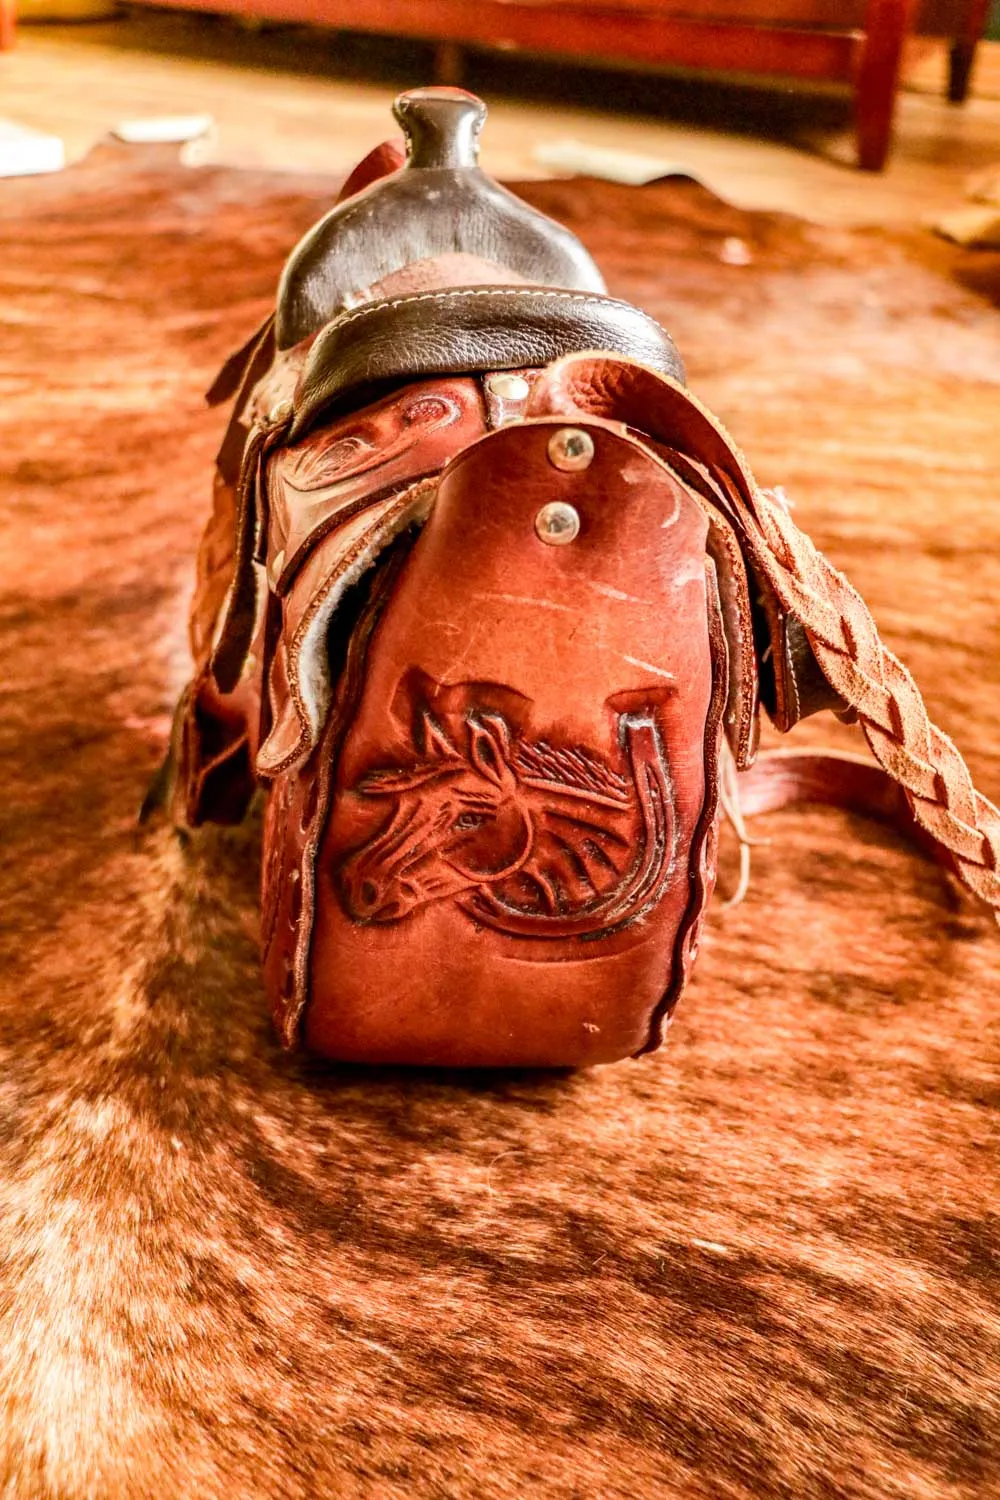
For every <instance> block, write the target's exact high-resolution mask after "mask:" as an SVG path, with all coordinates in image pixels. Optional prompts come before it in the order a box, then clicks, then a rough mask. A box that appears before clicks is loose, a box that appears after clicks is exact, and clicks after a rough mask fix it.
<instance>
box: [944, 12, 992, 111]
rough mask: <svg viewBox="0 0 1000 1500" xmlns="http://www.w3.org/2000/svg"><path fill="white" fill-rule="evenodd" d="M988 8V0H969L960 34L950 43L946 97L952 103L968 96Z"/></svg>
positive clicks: (963, 101)
mask: <svg viewBox="0 0 1000 1500" xmlns="http://www.w3.org/2000/svg"><path fill="white" fill-rule="evenodd" d="M989 9H990V0H969V4H968V7H967V14H966V17H965V26H964V28H963V31H962V35H961V36H957V37H956V38H955V40H954V42H953V43H952V48H951V58H950V60H949V66H948V98H949V99H950V100H951V102H952V104H964V103H965V101H966V99H968V97H969V84H970V82H971V81H972V67H973V64H974V63H975V61H976V48H977V46H978V45H979V40H980V38H981V37H982V34H983V32H984V31H985V30H986V17H987V15H988V13H989Z"/></svg>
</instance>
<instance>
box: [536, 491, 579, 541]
mask: <svg viewBox="0 0 1000 1500" xmlns="http://www.w3.org/2000/svg"><path fill="white" fill-rule="evenodd" d="M535 531H536V532H537V533H538V536H539V537H540V539H541V540H542V541H543V542H545V543H546V544H547V545H548V546H549V547H565V546H566V544H567V542H574V541H576V538H577V537H578V536H579V535H580V512H579V511H578V510H574V509H573V507H572V505H567V504H566V502H565V501H564V500H553V501H551V502H550V503H549V504H548V505H543V506H542V508H541V510H540V511H539V512H538V515H537V516H536V517H535Z"/></svg>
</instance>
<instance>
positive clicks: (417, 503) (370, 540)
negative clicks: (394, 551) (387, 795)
mask: <svg viewBox="0 0 1000 1500" xmlns="http://www.w3.org/2000/svg"><path fill="white" fill-rule="evenodd" d="M436 492H437V481H436V480H431V481H427V480H422V481H421V482H420V483H419V484H418V485H415V486H414V488H413V490H411V491H409V492H405V491H404V494H403V495H402V496H398V497H397V499H398V500H399V499H406V501H407V503H406V504H404V505H402V506H401V507H400V508H399V509H398V510H394V511H390V513H389V514H388V516H386V517H384V518H383V519H382V520H381V521H380V522H377V523H376V525H375V526H374V527H373V528H372V531H371V532H370V533H369V535H368V537H367V540H366V545H365V546H364V548H363V549H362V551H361V552H360V553H359V554H358V556H357V557H356V558H355V559H354V562H353V563H352V564H351V566H350V567H349V568H347V569H346V570H345V571H344V572H343V573H342V574H341V575H340V577H339V578H337V579H336V580H335V582H334V583H333V584H332V586H331V588H330V591H329V593H328V594H327V595H326V597H325V598H324V599H323V602H322V603H321V604H320V606H319V608H318V609H317V610H316V612H315V613H314V615H313V616H312V618H311V620H310V621H309V623H308V625H307V627H306V630H305V633H304V634H303V635H302V637H301V639H300V640H299V641H298V642H295V641H293V643H292V662H291V663H290V664H289V665H290V670H291V672H292V674H293V676H294V678H295V679H297V682H298V687H299V694H300V703H301V708H302V709H304V710H305V715H306V727H307V732H308V744H307V746H306V750H305V751H304V752H303V753H308V751H310V750H312V749H313V747H314V746H315V745H316V743H317V742H318V740H319V737H320V734H321V732H322V729H323V725H324V723H325V722H326V716H327V714H328V712H329V710H330V703H331V701H332V698H333V687H332V684H331V682H330V659H329V656H328V654H327V648H326V637H327V632H328V630H329V627H330V622H331V621H332V619H333V617H334V615H335V614H336V612H337V607H338V605H339V604H340V601H341V599H342V598H343V597H344V594H345V593H346V592H347V590H348V589H349V588H351V587H352V585H353V584H355V583H357V581H358V579H359V578H361V577H362V576H363V575H364V574H365V573H366V572H367V571H368V570H369V568H371V567H372V566H373V565H374V563H375V562H376V561H377V559H378V558H379V556H380V555H381V554H382V552H384V551H385V549H386V547H388V546H389V544H390V543H391V542H393V541H395V539H396V537H398V536H400V535H401V533H402V532H404V531H405V530H406V529H407V527H409V526H412V525H413V524H414V522H415V521H424V520H426V519H427V514H428V512H429V510H430V507H431V504H432V502H433V500H434V495H435V493H436ZM300 717H301V713H300ZM299 759H301V756H299V757H296V760H299Z"/></svg>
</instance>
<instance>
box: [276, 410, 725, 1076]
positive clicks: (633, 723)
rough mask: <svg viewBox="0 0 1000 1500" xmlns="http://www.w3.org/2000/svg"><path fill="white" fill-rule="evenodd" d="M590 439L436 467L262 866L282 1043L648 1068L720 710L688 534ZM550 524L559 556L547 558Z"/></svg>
mask: <svg viewBox="0 0 1000 1500" xmlns="http://www.w3.org/2000/svg"><path fill="white" fill-rule="evenodd" d="M587 431H588V432H589V433H590V434H591V440H592V442H593V446H594V454H593V460H592V462H591V463H590V464H589V466H588V468H587V469H586V470H576V471H568V472H567V471H562V470H560V469H559V468H557V467H555V466H554V465H553V462H552V458H551V445H552V444H553V443H555V442H558V441H561V440H562V435H563V432H564V429H563V427H562V426H561V425H560V424H559V423H547V422H543V423H538V424H533V425H531V426H530V427H521V426H512V427H507V428H504V429H502V430H501V431H499V432H496V433H494V434H493V435H491V436H490V437H487V438H485V439H483V440H482V441H480V442H479V443H477V444H474V445H473V446H472V447H470V448H468V449H466V450H465V451H464V452H463V453H462V454H461V456H459V457H458V458H456V459H455V460H453V462H452V463H451V464H450V465H449V467H448V469H447V471H446V474H445V476H444V478H443V480H442V482H441V484H440V486H439V488H438V491H437V496H436V499H435V502H434V507H433V511H432V513H431V515H430V517H429V519H428V521H427V524H426V525H425V527H424V529H423V531H422V532H421V534H420V536H419V538H418V539H417V541H416V542H415V544H414V545H413V548H412V551H411V552H410V553H409V555H408V557H407V558H406V560H405V562H404V563H403V565H402V569H401V572H400V575H399V577H398V580H397V581H396V583H395V584H394V587H393V589H392V592H391V595H390V597H389V598H388V599H387V601H386V602H385V603H384V606H383V607H382V608H381V610H380V613H379V618H378V621H377V624H376V625H375V626H374V629H373V631H372V634H371V636H370V640H369V641H368V642H367V643H366V645H365V647H364V651H365V660H364V663H363V667H359V668H358V669H357V670H356V672H355V678H356V681H355V684H354V685H353V688H352V687H351V686H345V690H344V696H342V698H341V701H340V702H339V703H338V705H337V707H336V710H335V712H334V714H333V715H332V718H333V719H335V720H338V721H339V722H340V724H341V726H342V727H341V735H342V738H341V740H340V744H339V748H338V749H335V750H334V755H333V757H332V759H334V760H335V765H336V769H335V771H334V772H333V773H332V775H331V776H330V782H329V786H328V787H327V788H326V792H325V801H326V808H325V817H326V824H325V827H324V828H323V830H322V832H321V834H320V836H319V837H318V839H317V838H314V839H313V845H314V852H313V853H312V855H311V857H309V855H308V852H307V850H306V844H307V842H308V834H309V832H310V831H311V829H310V828H309V826H308V824H309V820H308V819H306V820H303V819H301V818H300V820H299V823H298V827H299V829H300V832H299V834H298V835H294V834H293V839H294V842H295V843H296V844H297V846H298V848H297V851H296V855H295V856H293V857H291V858H288V859H283V860H281V861H274V862H269V863H268V867H267V870H268V873H267V877H266V882H265V884H266V888H265V910H266V911H267V912H268V913H271V914H276V915H274V916H273V917H269V920H268V950H267V953H266V956H265V972H266V973H267V976H268V981H269V987H270V989H271V992H272V996H273V997H274V1003H275V1008H276V1018H277V1021H278V1025H279V1027H280V1029H281V1030H282V1031H283V1033H284V1034H285V1035H293V1034H294V1029H295V1025H296V1023H297V1021H298V1016H299V1012H301V1011H303V1010H304V1015H303V1023H304V1027H305V1035H306V1038H307V1040H308V1041H309V1043H310V1045H312V1046H313V1047H315V1048H316V1049H317V1050H319V1051H322V1052H326V1053H332V1054H334V1055H336V1056H339V1057H346V1058H355V1059H365V1060H380V1061H395V1062H433V1063H463V1064H489V1065H514V1064H522V1065H535V1066H542V1065H550V1064H562V1065H565V1064H578V1063H592V1062H601V1061H607V1060H610V1059H612V1058H616V1057H620V1056H623V1055H626V1054H628V1053H634V1052H638V1051H642V1050H644V1049H645V1048H647V1047H649V1046H651V1045H655V1043H656V1042H657V1041H658V1039H659V1035H660V1029H661V1022H662V1019H663V1016H664V1014H665V1012H666V1011H667V1009H668V1008H669V1006H670V1004H671V1000H672V995H673V994H674V993H679V990H680V988H681V985H682V984H683V979H684V975H685V972H686V968H687V965H688V963H689V961H690V958H691V955H692V952H693V948H694V944H695V939H696V934H697V928H698V924H699V922H700V919H701V915H702V912H703V909H704V905H705V902H706V900H707V898H708V895H709V893H710V890H711V883H712V876H711V867H712V860H711V857H710V855H711V849H710V845H711V842H712V840H713V837H714V826H715V818H716V786H715V781H714V766H715V764H716V762H717V758H718V742H719V738H720V735H721V718H722V710H723V705H724V700H725V660H726V653H725V646H724V644H723V641H722V633H721V627H720V617H719V605H718V599H717V594H716V590H715V584H714V572H713V570H712V568H711V566H710V565H707V564H706V548H705V542H706V534H707V530H708V527H707V523H706V519H705V516H704V514H703V512H702V511H701V509H700V508H699V506H698V505H697V504H696V503H695V502H694V501H693V500H692V499H691V498H690V497H689V496H688V495H687V494H686V493H685V492H684V490H683V489H682V487H681V486H680V485H679V484H678V483H677V481H676V480H675V479H674V478H673V477H672V476H671V475H670V474H669V473H667V472H666V470H665V469H664V468H663V466H661V465H659V464H657V463H656V462H655V460H653V459H652V458H651V456H649V455H645V454H644V453H643V452H642V450H641V449H640V448H639V447H638V445H636V444H635V443H634V442H632V441H631V440H630V439H629V438H627V437H626V436H624V435H623V434H621V433H619V432H616V431H614V430H612V429H610V428H605V427H603V426H600V425H595V426H594V427H593V429H590V428H588V429H587ZM553 506H554V507H560V506H571V507H572V509H573V511H574V512H575V514H576V515H577V516H578V518H579V525H580V534H579V537H578V538H577V539H576V540H575V541H574V542H573V544H572V545H570V546H566V545H559V544H558V543H554V542H552V541H551V540H545V539H543V536H540V535H539V526H538V517H539V515H540V514H541V513H543V512H544V511H545V508H546V507H553ZM651 536H653V537H655V538H656V542H657V545H656V547H655V548H651V547H650V546H649V544H648V543H649V538H650V537H651ZM657 600H660V601H669V609H670V612H671V617H672V621H673V623H672V626H671V629H670V630H669V631H665V630H664V629H663V627H662V623H661V615H660V610H659V609H658V608H650V605H651V603H653V602H655V601H657ZM355 695H356V696H355ZM330 748H331V749H334V747H332V746H331V747H330ZM324 759H326V756H324ZM306 774H307V775H310V774H312V773H311V772H310V771H308V770H307V771H306ZM293 784H294V777H293V778H290V779H289V780H288V781H287V782H286V783H285V789H284V790H282V791H281V792H280V793H279V795H281V796H288V795H290V788H291V786H292V785H293ZM303 822H305V823H306V825H307V826H306V827H303V826H302V825H303ZM285 826H286V827H292V828H294V827H295V820H294V819H292V820H288V821H286V822H285ZM276 832H277V830H276ZM286 837H287V835H286ZM293 877H294V878H293ZM273 882H276V883H277V888H275V884H273ZM303 891H305V892H306V896H307V900H306V902H305V903H304V902H303V898H302V894H301V893H302V892H303ZM293 902H294V903H295V904H296V910H295V920H294V922H293V921H292V920H291V919H290V918H291V912H292V903H293ZM307 928H311V935H310V941H309V945H308V956H307V958H306V959H305V961H303V959H302V956H301V952H300V954H299V955H298V957H299V965H298V966H299V975H298V982H297V983H296V981H295V975H294V972H293V971H294V970H295V968H296V959H297V954H296V947H297V945H299V944H301V943H302V942H303V940H304V937H305V933H306V929H307ZM376 968H377V974H378V979H377V981H376V980H375V974H376ZM290 981H291V982H290ZM459 996H460V997H461V1000H460V1008H461V1014H462V1021H461V1025H460V1026H456V1009H455V997H459ZM307 997H308V1005H306V1003H305V1002H306V999H307Z"/></svg>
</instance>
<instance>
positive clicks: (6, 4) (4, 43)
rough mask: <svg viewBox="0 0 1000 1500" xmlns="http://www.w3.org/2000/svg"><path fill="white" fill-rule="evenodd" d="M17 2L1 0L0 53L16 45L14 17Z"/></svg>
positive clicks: (14, 0)
mask: <svg viewBox="0 0 1000 1500" xmlns="http://www.w3.org/2000/svg"><path fill="white" fill-rule="evenodd" d="M16 4H17V0H0V52H5V51H6V50H7V48H8V47H13V45H14V17H15V12H16Z"/></svg>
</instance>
